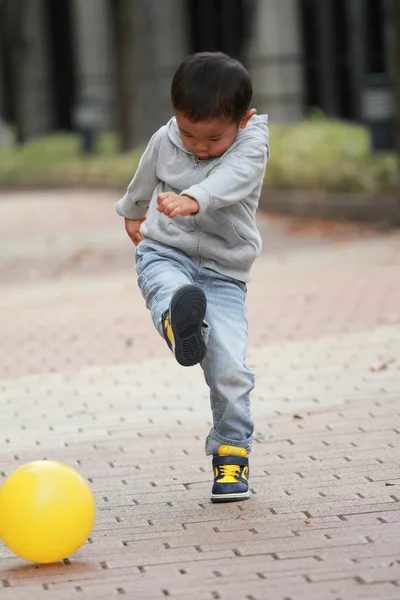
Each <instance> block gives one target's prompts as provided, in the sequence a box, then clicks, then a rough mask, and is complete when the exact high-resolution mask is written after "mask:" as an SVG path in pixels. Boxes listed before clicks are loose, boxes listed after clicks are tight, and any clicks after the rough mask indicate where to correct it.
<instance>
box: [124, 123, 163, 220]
mask: <svg viewBox="0 0 400 600" xmlns="http://www.w3.org/2000/svg"><path fill="white" fill-rule="evenodd" d="M163 129H164V128H163V127H162V128H161V129H159V130H158V131H157V132H156V133H155V134H154V135H153V137H152V138H151V139H150V141H149V143H148V145H147V148H146V150H145V151H144V153H143V155H142V157H141V159H140V162H139V165H138V168H137V170H136V173H135V175H134V177H133V179H132V181H131V182H130V184H129V185H128V189H127V192H126V194H125V196H123V198H121V199H120V200H119V201H118V202H117V205H116V211H117V213H118V214H119V215H120V216H121V217H125V218H126V219H132V220H135V219H141V218H142V217H144V216H145V215H146V213H147V209H148V207H149V204H150V201H151V198H152V196H153V193H154V190H155V188H156V187H157V184H158V181H159V180H158V177H157V159H158V150H159V146H160V142H161V139H162V135H163Z"/></svg>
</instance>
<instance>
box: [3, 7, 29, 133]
mask: <svg viewBox="0 0 400 600" xmlns="http://www.w3.org/2000/svg"><path fill="white" fill-rule="evenodd" d="M23 4H24V2H23V0H2V1H1V2H0V37H1V39H2V43H3V48H4V52H5V54H6V58H7V61H8V64H9V79H10V85H11V88H12V89H11V100H12V101H11V105H12V106H11V109H12V114H11V118H12V120H13V122H14V124H15V127H16V135H17V140H18V142H19V143H22V142H23V141H24V140H25V134H24V130H23V126H22V114H21V111H22V99H23V94H22V81H23V79H22V78H23V74H24V58H25V53H26V51H27V43H26V38H25V14H26V11H25V10H24V6H23Z"/></svg>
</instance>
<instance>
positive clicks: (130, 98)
mask: <svg viewBox="0 0 400 600" xmlns="http://www.w3.org/2000/svg"><path fill="white" fill-rule="evenodd" d="M113 4H114V7H115V8H114V10H115V13H114V14H115V17H116V18H115V21H116V27H115V34H116V36H115V37H116V46H117V127H118V133H119V141H120V150H121V152H127V151H128V150H131V149H132V148H133V147H134V144H135V129H134V111H133V106H134V96H135V81H134V75H135V69H134V56H135V52H134V44H135V19H134V17H135V0H115V1H114V2H113Z"/></svg>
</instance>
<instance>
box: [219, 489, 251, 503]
mask: <svg viewBox="0 0 400 600" xmlns="http://www.w3.org/2000/svg"><path fill="white" fill-rule="evenodd" d="M249 498H250V491H247V492H243V493H242V494H212V495H211V502H214V503H217V502H220V503H221V502H240V501H241V500H248V499H249Z"/></svg>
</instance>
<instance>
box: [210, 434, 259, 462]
mask: <svg viewBox="0 0 400 600" xmlns="http://www.w3.org/2000/svg"><path fill="white" fill-rule="evenodd" d="M252 443H253V436H250V437H249V438H247V439H246V440H243V441H239V440H231V439H229V438H224V437H222V435H219V433H217V432H216V431H215V429H214V428H213V429H211V430H210V433H209V434H208V436H207V439H206V445H205V450H206V455H207V456H211V455H212V454H218V448H219V447H220V446H236V447H238V448H246V450H247V454H250V453H251V446H252Z"/></svg>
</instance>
